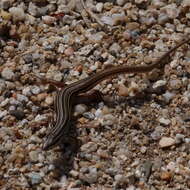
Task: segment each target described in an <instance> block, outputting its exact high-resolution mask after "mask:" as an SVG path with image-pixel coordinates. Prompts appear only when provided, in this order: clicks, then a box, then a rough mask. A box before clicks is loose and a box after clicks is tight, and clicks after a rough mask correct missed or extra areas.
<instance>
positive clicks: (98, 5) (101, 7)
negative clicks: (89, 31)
mask: <svg viewBox="0 0 190 190" xmlns="http://www.w3.org/2000/svg"><path fill="white" fill-rule="evenodd" d="M103 7H104V4H103V3H97V4H96V11H97V12H99V13H101V12H102V10H103Z"/></svg>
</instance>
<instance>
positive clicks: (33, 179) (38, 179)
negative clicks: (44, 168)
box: [28, 172, 42, 185]
mask: <svg viewBox="0 0 190 190" xmlns="http://www.w3.org/2000/svg"><path fill="white" fill-rule="evenodd" d="M28 176H29V178H30V181H31V183H32V185H36V184H39V183H40V182H41V180H42V177H41V175H40V174H39V173H36V172H32V173H30V174H28Z"/></svg>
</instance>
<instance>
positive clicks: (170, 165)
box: [166, 162, 177, 172]
mask: <svg viewBox="0 0 190 190" xmlns="http://www.w3.org/2000/svg"><path fill="white" fill-rule="evenodd" d="M176 165H177V163H175V162H169V163H168V165H167V167H166V168H167V169H168V170H170V171H172V172H174V171H175V169H176Z"/></svg>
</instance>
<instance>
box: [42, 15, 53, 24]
mask: <svg viewBox="0 0 190 190" xmlns="http://www.w3.org/2000/svg"><path fill="white" fill-rule="evenodd" d="M42 20H43V22H44V23H45V24H47V25H52V24H53V23H55V22H56V18H55V17H52V16H48V15H46V16H42Z"/></svg>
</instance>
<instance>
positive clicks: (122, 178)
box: [114, 174, 126, 184]
mask: <svg viewBox="0 0 190 190" xmlns="http://www.w3.org/2000/svg"><path fill="white" fill-rule="evenodd" d="M114 179H115V181H116V183H117V184H122V183H124V182H125V181H126V178H125V176H124V175H121V174H117V175H115V176H114Z"/></svg>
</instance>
